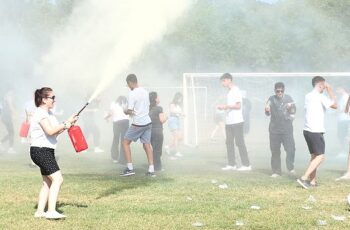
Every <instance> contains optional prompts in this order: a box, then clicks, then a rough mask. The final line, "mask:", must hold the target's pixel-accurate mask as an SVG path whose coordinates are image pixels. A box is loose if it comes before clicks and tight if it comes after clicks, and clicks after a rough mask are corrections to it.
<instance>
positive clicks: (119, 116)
mask: <svg viewBox="0 0 350 230" xmlns="http://www.w3.org/2000/svg"><path fill="white" fill-rule="evenodd" d="M125 109H127V105H126V104H125V105H119V104H118V103H116V102H112V104H111V106H110V111H111V113H112V119H113V122H116V121H121V120H128V119H129V116H128V115H126V114H125V113H124V110H125Z"/></svg>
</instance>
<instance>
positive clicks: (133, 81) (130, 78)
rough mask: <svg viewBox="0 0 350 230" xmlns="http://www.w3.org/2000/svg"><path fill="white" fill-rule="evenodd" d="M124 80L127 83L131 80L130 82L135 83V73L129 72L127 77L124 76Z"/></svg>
mask: <svg viewBox="0 0 350 230" xmlns="http://www.w3.org/2000/svg"><path fill="white" fill-rule="evenodd" d="M126 82H127V83H129V82H132V83H137V77H136V75H135V74H133V73H132V74H129V75H128V76H127V77H126Z"/></svg>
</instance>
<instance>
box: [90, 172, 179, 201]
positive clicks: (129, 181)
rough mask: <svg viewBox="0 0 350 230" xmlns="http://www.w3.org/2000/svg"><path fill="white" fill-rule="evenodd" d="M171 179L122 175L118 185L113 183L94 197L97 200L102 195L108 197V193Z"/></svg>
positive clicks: (166, 181)
mask: <svg viewBox="0 0 350 230" xmlns="http://www.w3.org/2000/svg"><path fill="white" fill-rule="evenodd" d="M172 181H174V179H172V178H166V177H159V176H158V177H155V178H150V177H146V176H144V175H143V176H141V177H138V176H131V177H122V178H121V179H120V180H118V185H113V186H111V187H109V188H108V189H106V190H105V191H104V192H102V193H101V194H100V195H99V196H98V197H96V200H99V199H101V198H104V197H108V196H110V195H115V194H117V193H120V192H122V191H124V190H131V189H135V188H140V187H146V186H150V185H152V184H159V183H170V182H172Z"/></svg>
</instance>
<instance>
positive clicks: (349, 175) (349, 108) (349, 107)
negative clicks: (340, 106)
mask: <svg viewBox="0 0 350 230" xmlns="http://www.w3.org/2000/svg"><path fill="white" fill-rule="evenodd" d="M343 113H344V115H345V116H347V117H350V96H348V97H347V99H346V104H345V108H344V111H343ZM347 141H348V142H349V140H347ZM348 151H349V152H348V162H347V168H346V172H345V174H344V175H343V176H341V177H339V178H337V179H336V181H339V180H350V147H349V149H348Z"/></svg>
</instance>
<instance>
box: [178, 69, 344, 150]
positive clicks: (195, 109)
mask: <svg viewBox="0 0 350 230" xmlns="http://www.w3.org/2000/svg"><path fill="white" fill-rule="evenodd" d="M222 74H223V73H184V74H183V80H182V82H183V85H182V87H183V96H184V97H183V111H184V115H185V116H184V127H183V130H184V143H185V144H186V145H190V146H197V145H198V144H199V143H200V142H201V141H202V139H203V138H202V137H201V136H203V135H204V134H205V135H207V134H208V132H207V131H208V129H207V130H201V129H200V128H201V127H200V126H203V125H200V124H204V125H207V124H208V122H207V120H208V118H207V114H209V115H210V112H207V111H210V109H209V107H210V105H211V103H210V102H208V101H213V100H212V99H211V98H210V97H212V95H213V94H214V95H215V96H216V97H217V95H219V93H217V92H218V91H221V93H222V92H226V91H225V90H224V89H222V88H221V89H220V87H222V86H221V84H220V81H219V79H220V76H222ZM231 75H232V76H233V81H234V82H237V85H238V87H239V88H240V89H241V90H242V89H243V90H244V91H247V93H248V95H250V97H251V99H252V100H253V101H254V102H255V104H259V106H260V104H261V105H264V102H265V100H267V97H268V96H269V95H271V94H273V84H274V83H275V82H277V81H283V82H284V81H286V82H288V84H289V85H293V89H294V91H293V92H292V93H293V95H296V96H297V97H299V98H301V97H303V96H304V94H305V92H307V91H309V90H310V86H311V78H312V77H314V76H323V77H325V78H326V80H327V81H330V83H331V84H333V80H335V81H336V82H340V83H339V84H340V85H344V84H346V83H347V84H348V85H349V87H350V84H349V83H350V82H349V80H350V72H281V73H278V72H271V73H268V72H266V73H231ZM345 82H346V83H345ZM348 82H349V83H348ZM298 84H299V85H300V87H298ZM201 87H206V92H205V96H204V95H203V94H200V92H199V91H198V88H201ZM214 88H215V89H214ZM213 92H214V93H213ZM204 97H205V98H204ZM204 101H205V103H204ZM204 111H205V112H204Z"/></svg>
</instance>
